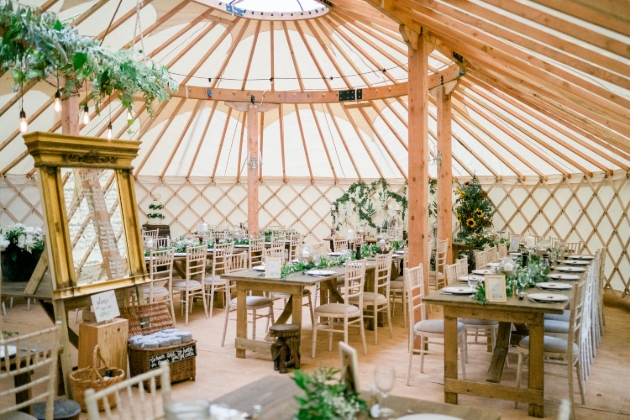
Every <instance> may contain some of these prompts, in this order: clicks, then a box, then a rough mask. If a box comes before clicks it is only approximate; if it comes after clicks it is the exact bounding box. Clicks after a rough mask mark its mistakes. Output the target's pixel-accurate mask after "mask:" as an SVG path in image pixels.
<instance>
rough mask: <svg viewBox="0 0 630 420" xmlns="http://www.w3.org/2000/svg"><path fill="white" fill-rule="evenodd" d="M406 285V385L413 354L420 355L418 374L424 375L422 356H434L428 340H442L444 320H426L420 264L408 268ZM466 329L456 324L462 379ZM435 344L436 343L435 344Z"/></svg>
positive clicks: (464, 365) (464, 366)
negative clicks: (417, 341)
mask: <svg viewBox="0 0 630 420" xmlns="http://www.w3.org/2000/svg"><path fill="white" fill-rule="evenodd" d="M405 281H406V283H407V296H408V305H409V330H410V334H409V362H408V365H407V385H409V380H410V378H411V361H412V357H413V355H414V354H418V353H419V354H420V373H424V355H425V354H434V353H435V352H433V351H430V350H429V344H431V342H429V340H430V339H431V338H441V339H444V320H443V319H427V314H426V307H425V306H424V302H423V299H424V280H423V279H422V264H420V265H419V266H418V267H414V268H408V269H407V274H406V276H405ZM416 311H418V312H419V313H420V319H417V318H416V316H415V313H416ZM465 334H466V329H465V327H464V324H462V323H461V322H457V346H458V347H459V349H460V353H461V356H460V360H461V361H462V377H463V379H466V364H465V363H464V362H465V360H466V347H465V345H466V338H465ZM417 338H420V348H418V349H416V348H414V347H415V341H416V339H417ZM435 344H437V343H435ZM440 344H442V343H440Z"/></svg>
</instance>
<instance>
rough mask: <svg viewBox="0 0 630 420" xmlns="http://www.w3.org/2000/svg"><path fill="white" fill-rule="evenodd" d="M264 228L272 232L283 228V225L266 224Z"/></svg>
mask: <svg viewBox="0 0 630 420" xmlns="http://www.w3.org/2000/svg"><path fill="white" fill-rule="evenodd" d="M265 230H270V231H272V232H273V231H278V230H284V226H267V227H266V228H265Z"/></svg>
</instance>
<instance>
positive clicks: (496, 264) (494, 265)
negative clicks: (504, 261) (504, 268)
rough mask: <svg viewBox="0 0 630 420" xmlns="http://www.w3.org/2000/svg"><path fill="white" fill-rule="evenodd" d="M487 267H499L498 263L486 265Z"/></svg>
mask: <svg viewBox="0 0 630 420" xmlns="http://www.w3.org/2000/svg"><path fill="white" fill-rule="evenodd" d="M486 265H487V266H488V267H499V266H500V265H501V263H500V262H491V263H488V264H486Z"/></svg>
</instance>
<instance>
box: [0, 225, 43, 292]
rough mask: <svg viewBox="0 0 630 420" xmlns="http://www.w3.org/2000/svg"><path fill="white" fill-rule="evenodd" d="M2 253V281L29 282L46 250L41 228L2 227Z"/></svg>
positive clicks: (0, 228) (0, 244) (0, 229)
mask: <svg viewBox="0 0 630 420" xmlns="http://www.w3.org/2000/svg"><path fill="white" fill-rule="evenodd" d="M0 247H4V248H5V249H4V251H2V262H1V263H2V281H9V282H25V281H29V279H30V278H31V275H32V274H33V271H34V270H35V267H36V266H37V263H38V261H39V258H40V257H41V255H42V252H43V250H44V235H43V232H42V229H41V228H34V227H30V226H24V225H23V224H21V223H17V224H15V225H10V226H3V227H2V226H0Z"/></svg>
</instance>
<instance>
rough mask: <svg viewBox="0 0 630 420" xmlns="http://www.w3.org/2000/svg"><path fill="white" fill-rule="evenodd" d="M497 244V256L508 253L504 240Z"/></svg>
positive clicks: (502, 256) (500, 256)
mask: <svg viewBox="0 0 630 420" xmlns="http://www.w3.org/2000/svg"><path fill="white" fill-rule="evenodd" d="M497 246H498V251H499V258H504V257H507V255H508V249H507V244H506V243H505V242H502V243H500V244H499V245H497Z"/></svg>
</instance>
